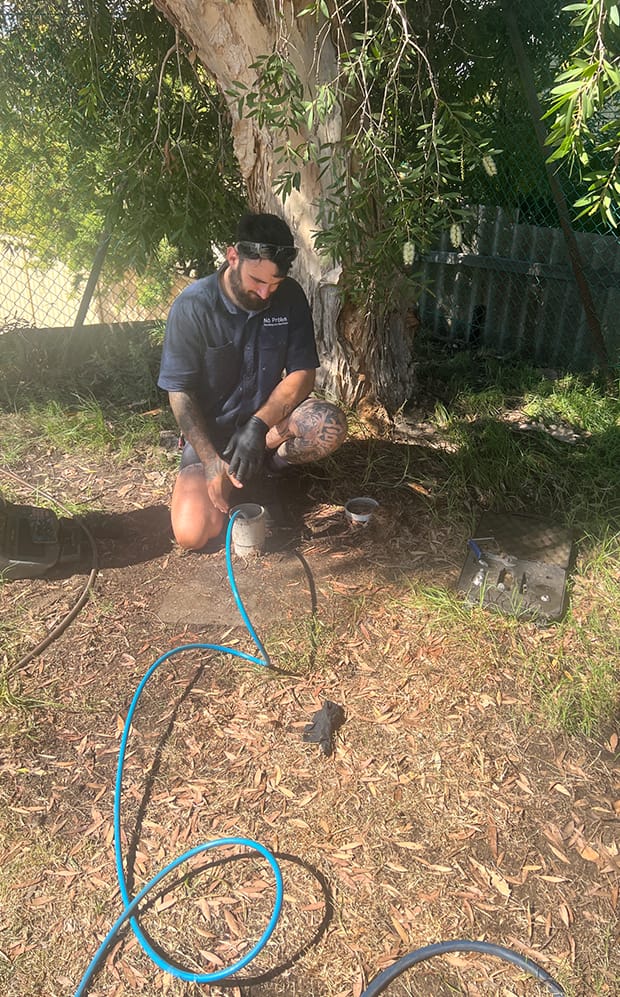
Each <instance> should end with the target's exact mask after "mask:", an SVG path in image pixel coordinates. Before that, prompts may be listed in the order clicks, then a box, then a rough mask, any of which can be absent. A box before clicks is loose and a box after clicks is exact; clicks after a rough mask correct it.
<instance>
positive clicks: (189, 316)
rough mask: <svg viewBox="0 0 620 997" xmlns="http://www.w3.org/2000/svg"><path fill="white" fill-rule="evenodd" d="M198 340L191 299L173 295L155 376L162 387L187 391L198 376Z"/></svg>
mask: <svg viewBox="0 0 620 997" xmlns="http://www.w3.org/2000/svg"><path fill="white" fill-rule="evenodd" d="M201 364H202V342H201V333H200V324H199V322H198V319H197V316H196V313H195V310H194V306H193V303H192V301H191V299H189V300H187V299H186V300H183V297H182V296H181V297H179V298H177V300H176V301H174V302H173V304H172V307H171V309H170V312H169V315H168V321H167V322H166V332H165V335H164V344H163V349H162V356H161V364H160V368H159V379H158V381H157V384H158V385H159V387H160V388H163V390H164V391H191V390H192V389H195V388H196V387H197V386H198V384H199V380H200V371H201Z"/></svg>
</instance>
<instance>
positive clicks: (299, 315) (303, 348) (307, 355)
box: [285, 280, 320, 374]
mask: <svg viewBox="0 0 620 997" xmlns="http://www.w3.org/2000/svg"><path fill="white" fill-rule="evenodd" d="M291 295H292V300H291V310H290V316H289V322H290V329H289V343H288V349H287V351H286V364H285V370H286V373H287V374H292V373H293V371H295V370H314V369H315V368H316V367H319V366H320V364H319V356H318V353H317V349H316V342H315V339H314V322H313V320H312V312H311V310H310V305H309V304H308V299H307V298H306V295H305V294H304V292H303V290H302V288H301V287H300V285H299V284H298V283H297V281H294V280H291Z"/></svg>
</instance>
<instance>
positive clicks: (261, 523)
mask: <svg viewBox="0 0 620 997" xmlns="http://www.w3.org/2000/svg"><path fill="white" fill-rule="evenodd" d="M236 512H238V513H239V515H238V516H237V518H236V519H235V521H234V523H233V528H232V536H231V541H232V547H233V550H234V552H235V554H236V555H237V556H238V557H251V556H252V555H255V554H261V553H262V551H263V548H264V546H265V535H266V522H265V508H264V506H262V505H258V504H257V503H255V502H246V503H245V504H244V505H236V506H235V507H234V509H231V510H230V513H229V516H230V517H231V518H232V516H233V515H234V514H235V513H236Z"/></svg>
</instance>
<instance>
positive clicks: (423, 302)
mask: <svg viewBox="0 0 620 997" xmlns="http://www.w3.org/2000/svg"><path fill="white" fill-rule="evenodd" d="M528 72H529V67H528V66H527V65H526V69H525V77H524V79H522V82H521V86H520V87H519V86H516V87H515V88H514V89H513V91H512V94H511V104H510V113H509V114H504V116H503V118H502V117H501V116H498V117H497V120H495V121H493V122H491V123H490V126H489V133H490V134H491V135H492V136H493V140H494V146H495V148H496V149H497V150H498V151H497V152H496V153H494V154H493V155H487V156H485V157H484V158H483V159H482V164H481V167H480V169H479V170H478V173H477V177H476V180H475V181H474V182H473V183H471V184H470V186H469V188H468V189H467V190H464V191H463V194H464V199H463V204H462V207H463V208H464V209H465V211H466V213H467V218H466V220H465V221H464V222H463V224H462V225H460V226H459V225H456V226H452V228H451V230H450V231H449V232H448V231H446V232H444V233H443V234H442V235H441V237H440V238H439V239H438V240H437V242H436V244H435V245H434V246H433V247H432V249H431V251H430V252H429V253H427V254H426V255H425V257H424V259H423V266H422V271H421V277H422V282H423V285H424V288H425V290H424V292H423V294H422V297H421V299H420V303H419V311H420V318H421V320H422V322H423V324H424V326H425V328H426V329H427V330H428V331H429V332H430V334H431V335H432V336H433V337H436V338H439V339H442V340H444V341H446V342H448V343H450V344H452V345H453V346H455V347H459V348H461V347H465V348H474V349H482V350H485V351H488V352H490V353H493V354H496V355H498V356H502V357H514V358H518V359H524V360H527V361H530V362H535V363H537V364H539V365H541V366H549V367H558V368H563V369H568V370H576V371H578V370H590V369H592V368H594V367H596V366H599V365H600V366H607V365H610V366H614V365H617V364H618V363H619V362H620V321H619V319H618V316H619V315H620V228H618V229H614V228H612V227H611V225H609V224H608V223H607V222H606V221H604V220H603V218H602V216H601V215H599V214H595V215H583V214H580V209H579V208H577V207H575V204H576V202H577V201H578V200H579V199H580V198H581V197H583V196H584V194H585V193H586V189H585V185H583V184H581V183H580V180H579V178H578V176H577V175H576V173H570V172H569V171H568V169H567V168H566V167H565V166H558V164H557V163H554V164H550V166H551V169H549V167H548V166H547V165H546V157H547V156H548V155H549V153H550V150H545V152H544V153H543V150H542V148H541V139H542V140H544V127H543V125H544V122H542V123H541V122H540V121H536V120H535V118H534V108H533V107H532V103H534V104H536V101H537V98H536V95H535V93H534V90H535V89H536V84H535V81H533V80H531V81H529V80H528V79H527V73H528ZM528 91H530V92H529V93H528ZM528 100H529V107H528ZM537 110H538V113H540V109H537ZM613 111H614V109H613V108H610V109H609V113H610V114H611V113H612V112H613ZM615 111H618V109H617V108H616V109H615Z"/></svg>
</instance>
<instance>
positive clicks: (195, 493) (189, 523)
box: [170, 464, 233, 550]
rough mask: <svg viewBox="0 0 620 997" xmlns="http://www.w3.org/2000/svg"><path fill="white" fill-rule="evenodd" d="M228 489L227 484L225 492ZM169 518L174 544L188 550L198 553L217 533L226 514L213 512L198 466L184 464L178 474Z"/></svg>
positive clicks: (230, 488)
mask: <svg viewBox="0 0 620 997" xmlns="http://www.w3.org/2000/svg"><path fill="white" fill-rule="evenodd" d="M232 490H233V486H232V484H230V483H229V486H228V491H229V493H230V492H232ZM170 515H171V519H172V530H173V532H174V536H175V539H176V541H177V543H178V544H180V545H181V547H185V548H186V549H188V550H200V548H201V547H204V546H205V544H206V543H208V541H209V540H212V539H213V538H214V537H217V536H219V534H220V533H221V531H222V529H223V527H224V524H225V522H226V515H225V513H223V512H220V510H219V509H216V508H215V506H214V505H213V503H212V502H211V499H210V498H209V493H208V491H207V480H206V478H205V473H204V469H203V466H202V464H188V465H187V467H183V468H181V470H180V471H179V473H178V475H177V480H176V482H175V485H174V490H173V492H172V504H171V509H170Z"/></svg>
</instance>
